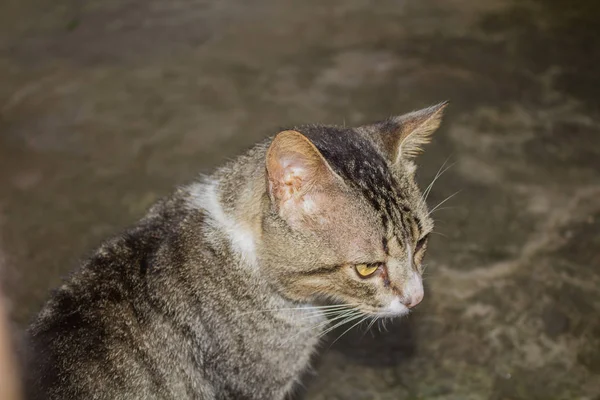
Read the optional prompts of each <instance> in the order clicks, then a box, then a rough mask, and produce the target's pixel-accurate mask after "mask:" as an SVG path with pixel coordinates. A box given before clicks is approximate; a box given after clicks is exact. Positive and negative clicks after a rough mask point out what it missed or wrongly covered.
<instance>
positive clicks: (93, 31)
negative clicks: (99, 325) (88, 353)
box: [0, 0, 600, 400]
mask: <svg viewBox="0 0 600 400" xmlns="http://www.w3.org/2000/svg"><path fill="white" fill-rule="evenodd" d="M599 19H600V5H599V3H598V2H597V1H594V0H589V1H584V0H570V1H569V0H514V1H510V0H508V1H478V0H419V1H408V0H378V1H377V2H372V1H366V0H344V1H341V0H340V1H327V2H324V1H320V0H304V1H297V2H294V3H293V4H292V3H291V2H283V1H280V0H260V1H252V2H248V1H243V0H231V1H225V2H221V1H203V0H170V1H166V0H102V1H87V2H81V1H78V0H36V1H34V0H4V1H2V2H1V3H0V134H1V135H0V246H1V247H2V252H1V254H0V256H1V261H0V262H1V263H2V264H3V265H5V267H4V272H3V279H4V281H5V285H6V286H5V287H6V288H7V292H8V295H9V297H10V299H11V300H12V305H13V307H12V316H13V319H14V321H15V322H16V324H17V325H20V326H23V325H24V324H25V323H26V321H27V320H28V319H29V318H30V317H31V316H32V314H33V313H34V312H35V310H36V309H37V308H38V307H39V306H40V304H41V302H42V301H43V299H44V298H45V296H46V293H47V290H48V289H49V288H50V287H53V286H55V285H56V284H57V283H58V282H59V279H60V277H61V276H62V275H63V274H64V273H65V272H67V271H68V270H69V269H71V268H72V267H73V266H74V265H76V262H77V260H78V259H79V258H80V257H82V255H84V254H85V253H86V251H89V250H90V249H91V248H93V247H94V246H95V245H97V244H98V243H99V242H100V241H101V240H102V239H103V238H105V237H106V236H108V235H110V234H112V233H114V232H116V231H118V230H119V229H121V228H123V227H124V226H126V225H128V224H130V223H132V222H133V221H134V220H136V219H137V218H139V217H140V216H141V215H142V214H143V213H144V211H145V210H146V208H147V207H148V206H149V205H150V204H151V203H152V202H153V201H154V200H156V199H157V198H158V197H159V196H162V195H164V194H166V193H168V192H169V191H170V190H171V189H172V188H173V187H175V186H176V185H177V184H180V183H184V182H186V181H189V180H190V179H192V178H194V177H195V176H196V175H197V173H199V172H203V171H204V172H206V171H208V170H210V168H212V167H214V166H215V165H217V164H218V163H220V162H222V161H223V160H225V159H227V158H228V157H232V156H233V155H235V154H236V153H238V152H240V151H241V150H242V149H243V148H245V147H247V146H248V145H250V144H252V143H253V142H255V141H256V140H258V139H259V138H262V137H264V136H265V135H268V134H272V133H274V132H276V130H277V129H278V127H279V126H289V125H293V124H295V123H304V122H324V123H338V124H342V123H344V122H345V123H346V124H359V123H362V122H368V121H372V120H377V119H381V118H384V117H387V116H389V115H391V114H398V113H402V112H405V111H409V110H411V109H415V108H418V107H422V106H425V105H429V104H432V103H437V102H439V101H441V100H446V99H449V100H451V101H452V105H451V107H450V108H449V112H448V115H447V118H446V121H445V124H444V126H443V128H442V129H441V130H440V132H438V133H437V134H436V139H435V142H434V143H433V144H432V145H431V146H429V148H428V150H427V153H426V154H425V155H424V156H423V157H422V158H421V159H420V164H421V169H420V179H421V182H422V183H423V184H424V185H425V186H426V185H427V184H429V182H430V181H431V180H432V178H433V177H434V176H435V174H436V172H437V171H438V169H439V168H440V167H441V166H442V164H443V163H444V162H445V161H447V162H446V166H448V165H452V167H451V168H450V169H449V170H447V171H446V172H445V173H444V174H443V175H442V176H441V178H440V179H438V180H437V182H436V183H435V185H434V186H433V190H432V192H431V195H430V196H429V201H430V203H431V205H435V204H437V203H438V202H440V201H442V200H444V199H445V198H446V197H447V196H450V195H452V194H453V193H455V192H457V191H460V192H459V193H458V194H457V195H456V196H454V197H453V198H451V199H450V200H448V201H447V202H446V203H444V204H443V206H441V207H440V208H439V209H438V210H437V211H436V212H435V214H434V215H435V217H436V219H437V220H438V221H437V232H439V233H440V235H439V236H436V237H435V240H434V241H433V242H432V243H431V246H430V249H431V250H430V253H429V255H428V264H429V268H428V271H427V279H426V284H427V293H426V300H425V301H424V302H423V304H422V305H420V306H419V307H418V309H417V311H415V312H414V313H413V314H412V315H410V316H409V317H408V318H406V319H404V320H402V321H398V322H396V323H388V324H387V332H386V331H385V330H383V329H382V332H379V331H378V329H377V328H375V329H373V330H372V332H371V333H366V334H364V329H365V327H364V326H363V327H362V329H355V330H352V331H351V332H349V333H348V334H346V335H345V336H343V337H342V338H341V339H340V340H338V341H337V342H336V343H335V344H334V345H333V346H331V347H330V346H329V344H328V345H326V346H324V349H323V354H324V355H323V356H322V357H321V358H319V359H317V360H315V371H316V373H315V374H309V376H307V378H306V379H305V382H306V389H303V390H302V391H301V392H300V393H298V397H299V398H306V399H328V400H329V399H394V400H396V399H495V400H502V399H506V400H509V399H510V400H516V399H527V400H532V399H533V400H535V399H544V400H548V399H550V400H551V399H590V400H597V399H600V317H599V315H600V227H599V225H600V111H599V110H600V93H599V87H600V74H599V73H598V65H600V40H599V39H600V34H599V32H600V30H599V28H598V20H599ZM344 330H345V329H344ZM342 332H343V330H342V331H339V332H338V334H341V333H342ZM363 334H364V335H363ZM335 336H336V335H334V336H333V337H332V339H334V338H335ZM332 341H333V340H332ZM329 347H330V348H329ZM328 348H329V349H328Z"/></svg>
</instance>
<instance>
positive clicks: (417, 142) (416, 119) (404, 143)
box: [376, 102, 448, 164]
mask: <svg viewBox="0 0 600 400" xmlns="http://www.w3.org/2000/svg"><path fill="white" fill-rule="evenodd" d="M447 105H448V102H444V103H440V104H437V105H435V106H432V107H429V108H424V109H422V110H419V111H413V112H411V113H408V114H404V115H401V116H397V117H392V118H390V119H389V120H387V121H385V122H382V123H380V124H379V126H377V127H376V128H377V132H378V134H379V136H380V138H381V141H382V142H383V145H384V152H385V153H386V154H387V156H388V160H390V162H391V163H392V164H398V163H399V162H400V161H402V160H405V161H408V160H411V159H413V158H415V157H416V156H417V155H419V154H420V153H421V152H422V151H423V149H422V147H421V146H423V145H424V144H427V143H429V142H430V141H431V134H432V133H433V132H435V131H436V129H437V128H438V127H439V126H440V123H441V120H442V114H443V111H444V109H445V108H446V106H447Z"/></svg>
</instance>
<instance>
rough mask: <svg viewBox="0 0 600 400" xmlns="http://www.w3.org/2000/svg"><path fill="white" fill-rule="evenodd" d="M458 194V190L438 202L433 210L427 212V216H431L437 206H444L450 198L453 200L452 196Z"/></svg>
mask: <svg viewBox="0 0 600 400" xmlns="http://www.w3.org/2000/svg"><path fill="white" fill-rule="evenodd" d="M459 193H460V190H458V191H456V192H454V193H453V194H451V195H450V196H448V197H446V198H445V199H444V200H442V201H441V202H439V203H438V205H437V206H435V207H433V209H432V210H431V211H429V215H431V214H432V213H433V212H434V211H435V210H437V209H438V207H439V206H441V205H442V204H444V203H445V202H447V201H448V200H450V199H451V198H453V197H454V196H456V195H457V194H459Z"/></svg>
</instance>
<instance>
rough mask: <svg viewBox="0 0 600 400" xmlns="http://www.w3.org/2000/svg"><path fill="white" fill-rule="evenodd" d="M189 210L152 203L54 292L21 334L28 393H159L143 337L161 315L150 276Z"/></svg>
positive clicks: (153, 351)
mask: <svg viewBox="0 0 600 400" xmlns="http://www.w3.org/2000/svg"><path fill="white" fill-rule="evenodd" d="M189 213H190V211H189V210H188V209H187V208H186V207H185V206H184V203H183V201H182V199H181V198H179V197H178V196H177V195H175V196H174V197H172V198H170V199H168V200H164V201H162V202H160V203H158V204H157V205H156V206H155V207H153V209H152V210H151V211H150V213H149V214H148V215H147V216H146V217H145V218H144V219H142V220H141V221H140V222H139V223H138V224H137V225H135V226H134V227H132V228H130V229H128V230H127V231H125V232H124V233H123V234H121V235H118V236H116V237H114V238H112V239H110V240H108V241H107V242H105V243H104V244H103V245H102V246H100V248H99V249H98V250H96V251H95V252H94V253H93V254H92V255H91V257H90V258H89V259H88V260H87V261H85V262H84V263H83V265H82V266H81V267H80V268H79V269H78V270H77V271H75V272H74V273H73V274H72V275H71V276H70V277H69V278H68V279H67V280H66V281H65V283H64V284H63V285H62V286H61V287H60V288H58V289H57V290H56V291H55V292H54V293H53V295H52V297H51V299H50V300H49V301H48V303H47V304H46V305H45V306H44V308H43V309H42V311H41V312H40V314H39V315H38V317H37V318H36V320H35V322H34V323H33V324H32V325H31V327H30V329H29V332H28V340H29V349H30V350H29V360H28V366H27V375H28V377H29V381H30V382H29V383H28V385H27V389H28V390H29V395H28V398H31V399H59V398H61V399H66V398H69V399H80V398H81V399H83V398H98V399H105V398H106V399H108V398H132V399H134V398H140V399H141V398H160V397H161V396H160V394H161V392H162V390H163V389H164V387H165V382H164V381H165V379H168V376H166V375H165V374H164V372H163V371H162V368H161V365H160V362H161V361H166V360H160V357H161V355H160V349H158V348H149V343H148V340H147V339H149V338H150V337H153V338H155V337H156V336H157V335H156V331H157V329H159V330H160V329H161V328H160V325H161V320H162V319H164V318H165V313H164V311H159V310H158V309H157V307H159V305H157V304H154V300H153V299H155V298H156V297H157V294H156V293H154V292H155V291H156V287H155V286H153V285H152V284H150V282H149V276H151V275H152V271H151V269H152V268H156V266H157V265H158V263H157V258H160V257H161V253H164V252H165V251H164V248H165V247H169V246H170V244H169V243H172V242H177V240H178V238H177V236H178V235H180V230H181V228H180V225H181V223H182V221H184V220H189V219H190V218H193V217H191V216H190V214H189ZM198 223H200V222H198ZM171 272H172V271H171ZM163 322H164V321H163ZM162 324H163V325H164V323H162ZM151 331H152V332H151ZM165 336H169V334H168V333H167V332H165ZM164 339H165V343H164V348H168V347H169V346H170V344H169V343H168V339H169V338H168V337H165V338H164ZM177 343H179V344H180V345H183V344H184V342H183V341H178V342H175V341H174V342H173V345H176V344H177ZM107 382H110V387H107V385H106V383H107ZM99 385H102V386H101V387H99ZM184 389H185V388H184ZM190 390H191V389H190Z"/></svg>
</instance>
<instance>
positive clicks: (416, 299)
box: [403, 292, 423, 308]
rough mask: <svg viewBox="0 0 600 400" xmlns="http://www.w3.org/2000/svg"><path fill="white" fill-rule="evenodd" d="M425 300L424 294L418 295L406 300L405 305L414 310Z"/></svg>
mask: <svg viewBox="0 0 600 400" xmlns="http://www.w3.org/2000/svg"><path fill="white" fill-rule="evenodd" d="M422 300H423V293H422V292H421V293H416V294H413V295H412V296H409V297H408V298H406V299H405V300H404V302H403V303H404V305H405V306H406V307H408V308H413V307H414V306H416V305H417V304H419V303H420V302H421V301H422Z"/></svg>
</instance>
